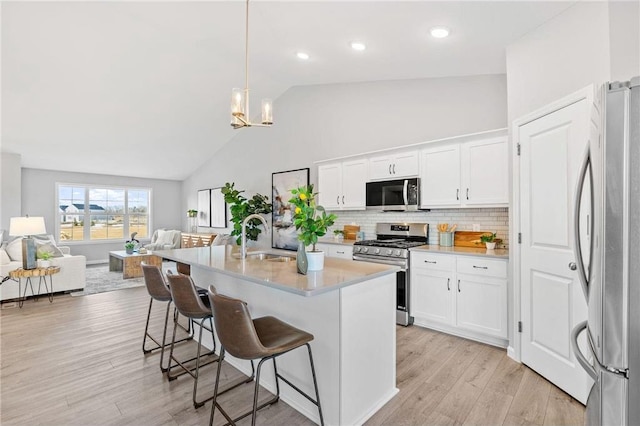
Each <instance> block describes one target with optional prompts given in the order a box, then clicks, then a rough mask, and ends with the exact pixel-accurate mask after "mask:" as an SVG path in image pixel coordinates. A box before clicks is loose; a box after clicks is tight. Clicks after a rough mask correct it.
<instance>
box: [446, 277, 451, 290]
mask: <svg viewBox="0 0 640 426" xmlns="http://www.w3.org/2000/svg"><path fill="white" fill-rule="evenodd" d="M450 282H451V278H447V291H451V286H449V283H450Z"/></svg>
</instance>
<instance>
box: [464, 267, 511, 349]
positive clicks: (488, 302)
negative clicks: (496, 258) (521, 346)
mask: <svg viewBox="0 0 640 426" xmlns="http://www.w3.org/2000/svg"><path fill="white" fill-rule="evenodd" d="M455 287H456V288H455V291H456V325H457V326H458V327H460V328H465V329H467V330H472V331H476V332H479V333H483V334H487V335H490V336H495V337H500V338H503V339H506V338H507V281H506V280H504V279H499V278H487V277H483V276H476V275H466V274H458V276H457V281H456V286H455Z"/></svg>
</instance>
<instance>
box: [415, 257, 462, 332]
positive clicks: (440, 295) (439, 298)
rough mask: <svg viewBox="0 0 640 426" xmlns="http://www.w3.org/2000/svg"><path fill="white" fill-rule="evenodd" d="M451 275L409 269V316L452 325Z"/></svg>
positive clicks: (430, 270)
mask: <svg viewBox="0 0 640 426" xmlns="http://www.w3.org/2000/svg"><path fill="white" fill-rule="evenodd" d="M453 278H454V277H453V274H452V273H451V272H446V271H437V270H432V269H427V268H411V304H410V309H409V311H410V315H411V316H413V317H415V318H418V319H424V320H429V321H436V322H439V323H443V324H449V325H450V324H453V312H452V299H451V297H452V295H453V290H454V288H453V286H454V282H453Z"/></svg>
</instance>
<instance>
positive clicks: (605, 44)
mask: <svg viewBox="0 0 640 426" xmlns="http://www.w3.org/2000/svg"><path fill="white" fill-rule="evenodd" d="M609 70H610V58H609V8H608V3H607V2H591V1H581V2H578V3H576V4H575V5H573V6H572V7H570V8H569V9H567V10H566V11H564V12H563V13H561V14H560V15H558V16H556V17H555V18H554V19H552V20H550V21H549V22H547V23H545V24H544V25H542V26H540V27H538V28H537V29H536V30H534V31H532V32H531V33H529V34H527V35H525V36H524V37H522V38H521V39H520V40H518V41H517V42H515V43H513V44H512V45H510V46H508V47H507V90H508V109H509V122H511V121H512V120H514V119H516V118H518V117H521V116H523V115H525V114H526V113H529V112H531V111H534V110H536V109H538V108H540V107H542V106H544V105H546V104H548V103H550V102H552V101H554V100H556V99H559V98H561V97H563V96H566V95H568V94H570V93H573V92H575V91H576V90H579V89H581V88H583V87H585V86H587V85H589V84H591V83H598V84H601V83H604V82H605V81H607V80H608V79H609V76H610V71H609Z"/></svg>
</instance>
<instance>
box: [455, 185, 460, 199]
mask: <svg viewBox="0 0 640 426" xmlns="http://www.w3.org/2000/svg"><path fill="white" fill-rule="evenodd" d="M456 201H460V188H456Z"/></svg>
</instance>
